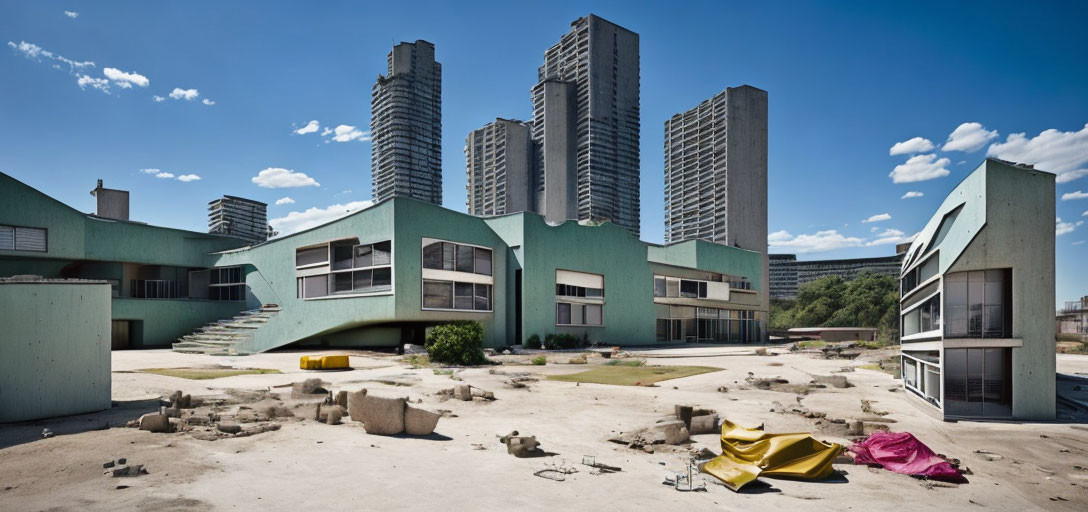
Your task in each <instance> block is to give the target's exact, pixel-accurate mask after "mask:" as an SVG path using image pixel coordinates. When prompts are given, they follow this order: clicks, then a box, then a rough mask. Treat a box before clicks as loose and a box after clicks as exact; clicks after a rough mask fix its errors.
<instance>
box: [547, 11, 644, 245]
mask: <svg viewBox="0 0 1088 512" xmlns="http://www.w3.org/2000/svg"><path fill="white" fill-rule="evenodd" d="M537 78H538V80H539V82H538V83H537V85H536V86H534V87H533V89H532V102H533V122H532V138H533V142H534V144H535V146H536V150H535V157H534V158H535V160H536V162H535V166H534V167H535V169H536V172H535V174H536V177H535V181H536V187H535V188H536V196H537V197H536V207H537V211H538V212H540V213H542V214H544V216H545V218H546V219H548V220H549V221H562V220H567V219H578V220H590V221H605V220H607V221H612V222H613V223H615V224H616V225H618V226H620V227H623V228H624V229H627V230H628V231H630V232H631V233H634V234H635V235H636V236H638V234H639V129H640V118H639V38H638V34H636V33H634V32H631V31H630V30H627V29H625V28H623V27H620V26H618V25H615V24H613V23H611V22H609V21H607V20H604V19H602V18H599V17H597V16H594V15H592V14H591V15H589V16H587V17H584V18H579V19H577V20H575V21H574V22H573V23H571V30H570V32H568V33H567V34H566V35H564V36H563V37H562V39H560V41H559V42H558V43H557V44H555V45H554V46H552V47H551V48H549V49H548V50H547V51H546V52H545V53H544V64H543V65H542V66H540V68H539V69H538V71H537Z"/></svg>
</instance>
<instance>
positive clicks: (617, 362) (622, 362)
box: [604, 359, 646, 367]
mask: <svg viewBox="0 0 1088 512" xmlns="http://www.w3.org/2000/svg"><path fill="white" fill-rule="evenodd" d="M604 364H605V366H632V367H639V366H645V365H646V361H643V360H642V359H609V360H608V361H607V362H605V363H604Z"/></svg>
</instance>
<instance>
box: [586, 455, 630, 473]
mask: <svg viewBox="0 0 1088 512" xmlns="http://www.w3.org/2000/svg"><path fill="white" fill-rule="evenodd" d="M582 464H584V465H586V466H589V467H591V468H594V469H596V470H597V472H596V473H595V474H598V475H600V474H605V473H617V472H619V471H623V470H622V469H620V468H619V467H618V466H609V465H608V464H605V463H602V462H597V458H596V457H594V456H593V455H583V456H582Z"/></svg>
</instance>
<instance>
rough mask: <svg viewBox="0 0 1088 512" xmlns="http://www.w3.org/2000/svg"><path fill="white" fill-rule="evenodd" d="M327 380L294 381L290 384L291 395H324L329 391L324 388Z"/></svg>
mask: <svg viewBox="0 0 1088 512" xmlns="http://www.w3.org/2000/svg"><path fill="white" fill-rule="evenodd" d="M327 385H328V383H327V382H323V381H322V380H321V379H306V380H304V381H302V382H295V383H292V384H291V396H292V397H295V398H304V397H306V395H324V394H327V393H328V392H329V391H328V390H327V389H325V386H327Z"/></svg>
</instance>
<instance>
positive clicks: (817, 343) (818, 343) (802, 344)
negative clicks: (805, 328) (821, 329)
mask: <svg viewBox="0 0 1088 512" xmlns="http://www.w3.org/2000/svg"><path fill="white" fill-rule="evenodd" d="M826 346H827V342H826V341H823V340H808V341H798V342H797V348H799V349H800V348H824V347H826Z"/></svg>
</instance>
